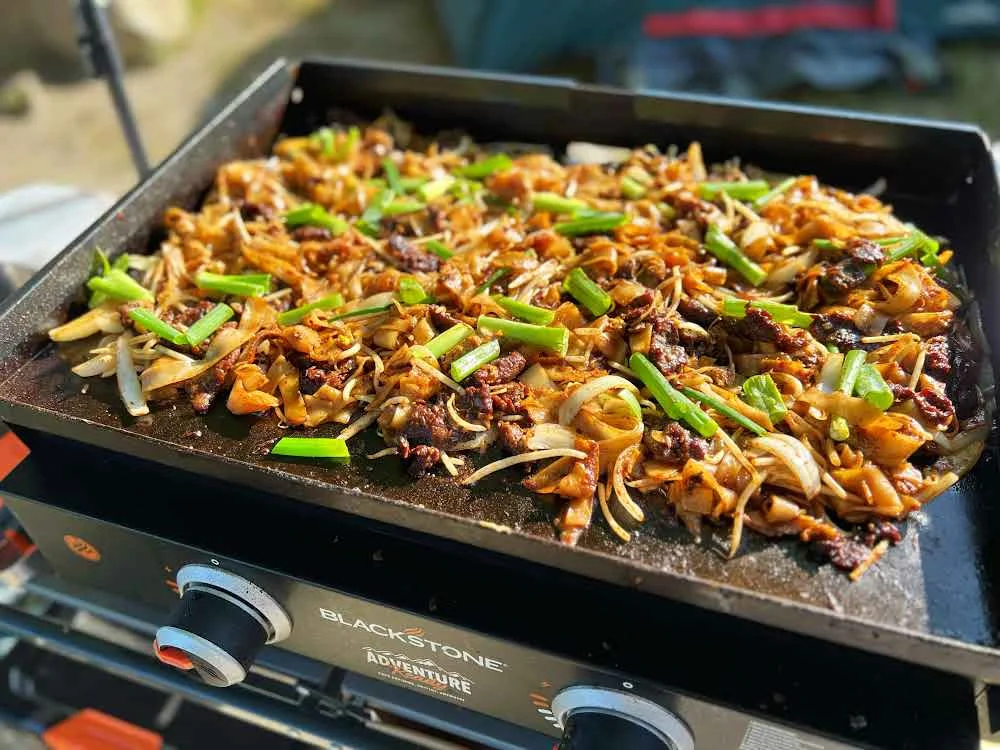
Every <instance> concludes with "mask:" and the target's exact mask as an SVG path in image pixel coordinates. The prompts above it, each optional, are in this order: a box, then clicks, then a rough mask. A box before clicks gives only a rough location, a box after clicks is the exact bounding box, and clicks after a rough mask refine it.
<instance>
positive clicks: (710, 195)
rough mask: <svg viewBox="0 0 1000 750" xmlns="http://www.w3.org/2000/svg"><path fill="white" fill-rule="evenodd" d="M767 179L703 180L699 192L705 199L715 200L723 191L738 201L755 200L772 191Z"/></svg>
mask: <svg viewBox="0 0 1000 750" xmlns="http://www.w3.org/2000/svg"><path fill="white" fill-rule="evenodd" d="M770 189H771V188H770V186H769V185H768V184H767V182H766V181H765V180H748V181H746V182H703V183H701V185H699V186H698V192H699V194H700V195H701V197H702V198H704V199H705V200H708V201H710V200H715V199H716V198H718V197H719V195H720V194H721V193H725V194H726V195H728V196H729V197H730V198H733V199H734V200H738V201H755V200H757V199H758V198H762V197H763V196H765V195H767V194H768V192H769V191H770Z"/></svg>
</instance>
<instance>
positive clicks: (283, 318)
mask: <svg viewBox="0 0 1000 750" xmlns="http://www.w3.org/2000/svg"><path fill="white" fill-rule="evenodd" d="M342 304H344V298H343V296H342V295H341V294H340V293H339V292H334V293H333V294H328V295H326V296H325V297H322V298H321V299H318V300H316V301H315V302H309V303H308V304H305V305H302V306H301V307H294V308H292V309H291V310H285V312H283V313H280V314H279V315H278V324H279V325H283V326H293V325H295V324H296V323H298V322H300V321H301V320H302V319H303V318H305V317H306V315H308V314H309V313H311V312H312V311H313V310H333V309H335V308H338V307H340V306H341V305H342Z"/></svg>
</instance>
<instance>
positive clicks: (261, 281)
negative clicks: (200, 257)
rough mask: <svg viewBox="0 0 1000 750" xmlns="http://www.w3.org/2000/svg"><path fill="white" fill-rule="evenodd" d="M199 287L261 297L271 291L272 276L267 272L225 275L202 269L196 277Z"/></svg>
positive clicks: (219, 291) (236, 295) (209, 290)
mask: <svg viewBox="0 0 1000 750" xmlns="http://www.w3.org/2000/svg"><path fill="white" fill-rule="evenodd" d="M194 283H195V285H196V286H197V287H198V288H199V289H204V290H205V291H207V292H218V293H220V294H229V295H232V296H233V297H260V296H263V295H265V294H267V293H268V292H269V291H271V276H270V274H266V273H255V274H236V275H230V276H227V275H224V274H218V273H209V272H208V271H201V272H200V273H198V274H196V275H195V277H194Z"/></svg>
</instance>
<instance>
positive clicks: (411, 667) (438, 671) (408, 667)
mask: <svg viewBox="0 0 1000 750" xmlns="http://www.w3.org/2000/svg"><path fill="white" fill-rule="evenodd" d="M364 652H365V661H366V662H368V663H369V664H374V665H376V666H378V667H382V668H383V669H386V670H388V675H389V677H392V678H393V679H397V680H402V681H403V682H408V683H410V684H413V685H418V686H420V687H422V688H426V689H427V690H431V691H433V692H435V693H455V694H458V695H472V686H473V685H474V684H475V683H473V681H472V680H470V679H469V678H468V677H466V676H465V675H463V674H461V673H460V672H453V671H451V670H448V669H445V668H444V667H442V666H440V665H439V664H437V663H436V662H435V661H434V660H433V659H413V658H412V657H409V656H407V655H406V654H398V653H395V652H393V651H382V650H380V649H377V648H372V647H371V646H365V648H364ZM456 697H458V696H456Z"/></svg>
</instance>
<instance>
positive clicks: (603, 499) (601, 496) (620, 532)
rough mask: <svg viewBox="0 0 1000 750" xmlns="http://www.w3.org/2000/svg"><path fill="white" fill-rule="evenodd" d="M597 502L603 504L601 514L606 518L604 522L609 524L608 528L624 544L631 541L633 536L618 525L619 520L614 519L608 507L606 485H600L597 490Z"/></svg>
mask: <svg viewBox="0 0 1000 750" xmlns="http://www.w3.org/2000/svg"><path fill="white" fill-rule="evenodd" d="M597 501H598V502H599V503H600V504H601V514H602V515H603V516H604V520H605V521H607V522H608V527H609V528H610V529H611V531H612V532H614V535H615V536H616V537H618V538H619V539H621V540H622V541H623V542H627V541H629V540H630V539H631V538H632V535H631V534H630V533H629V532H628V531H626V530H625V528H623V527H622V525H621V524H620V523H618V519H616V518H615V517H614V515H613V514H612V513H611V509H610V508H609V507H608V493H607V489H606V488H605V487H604V485H600V486H598V488H597Z"/></svg>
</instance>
